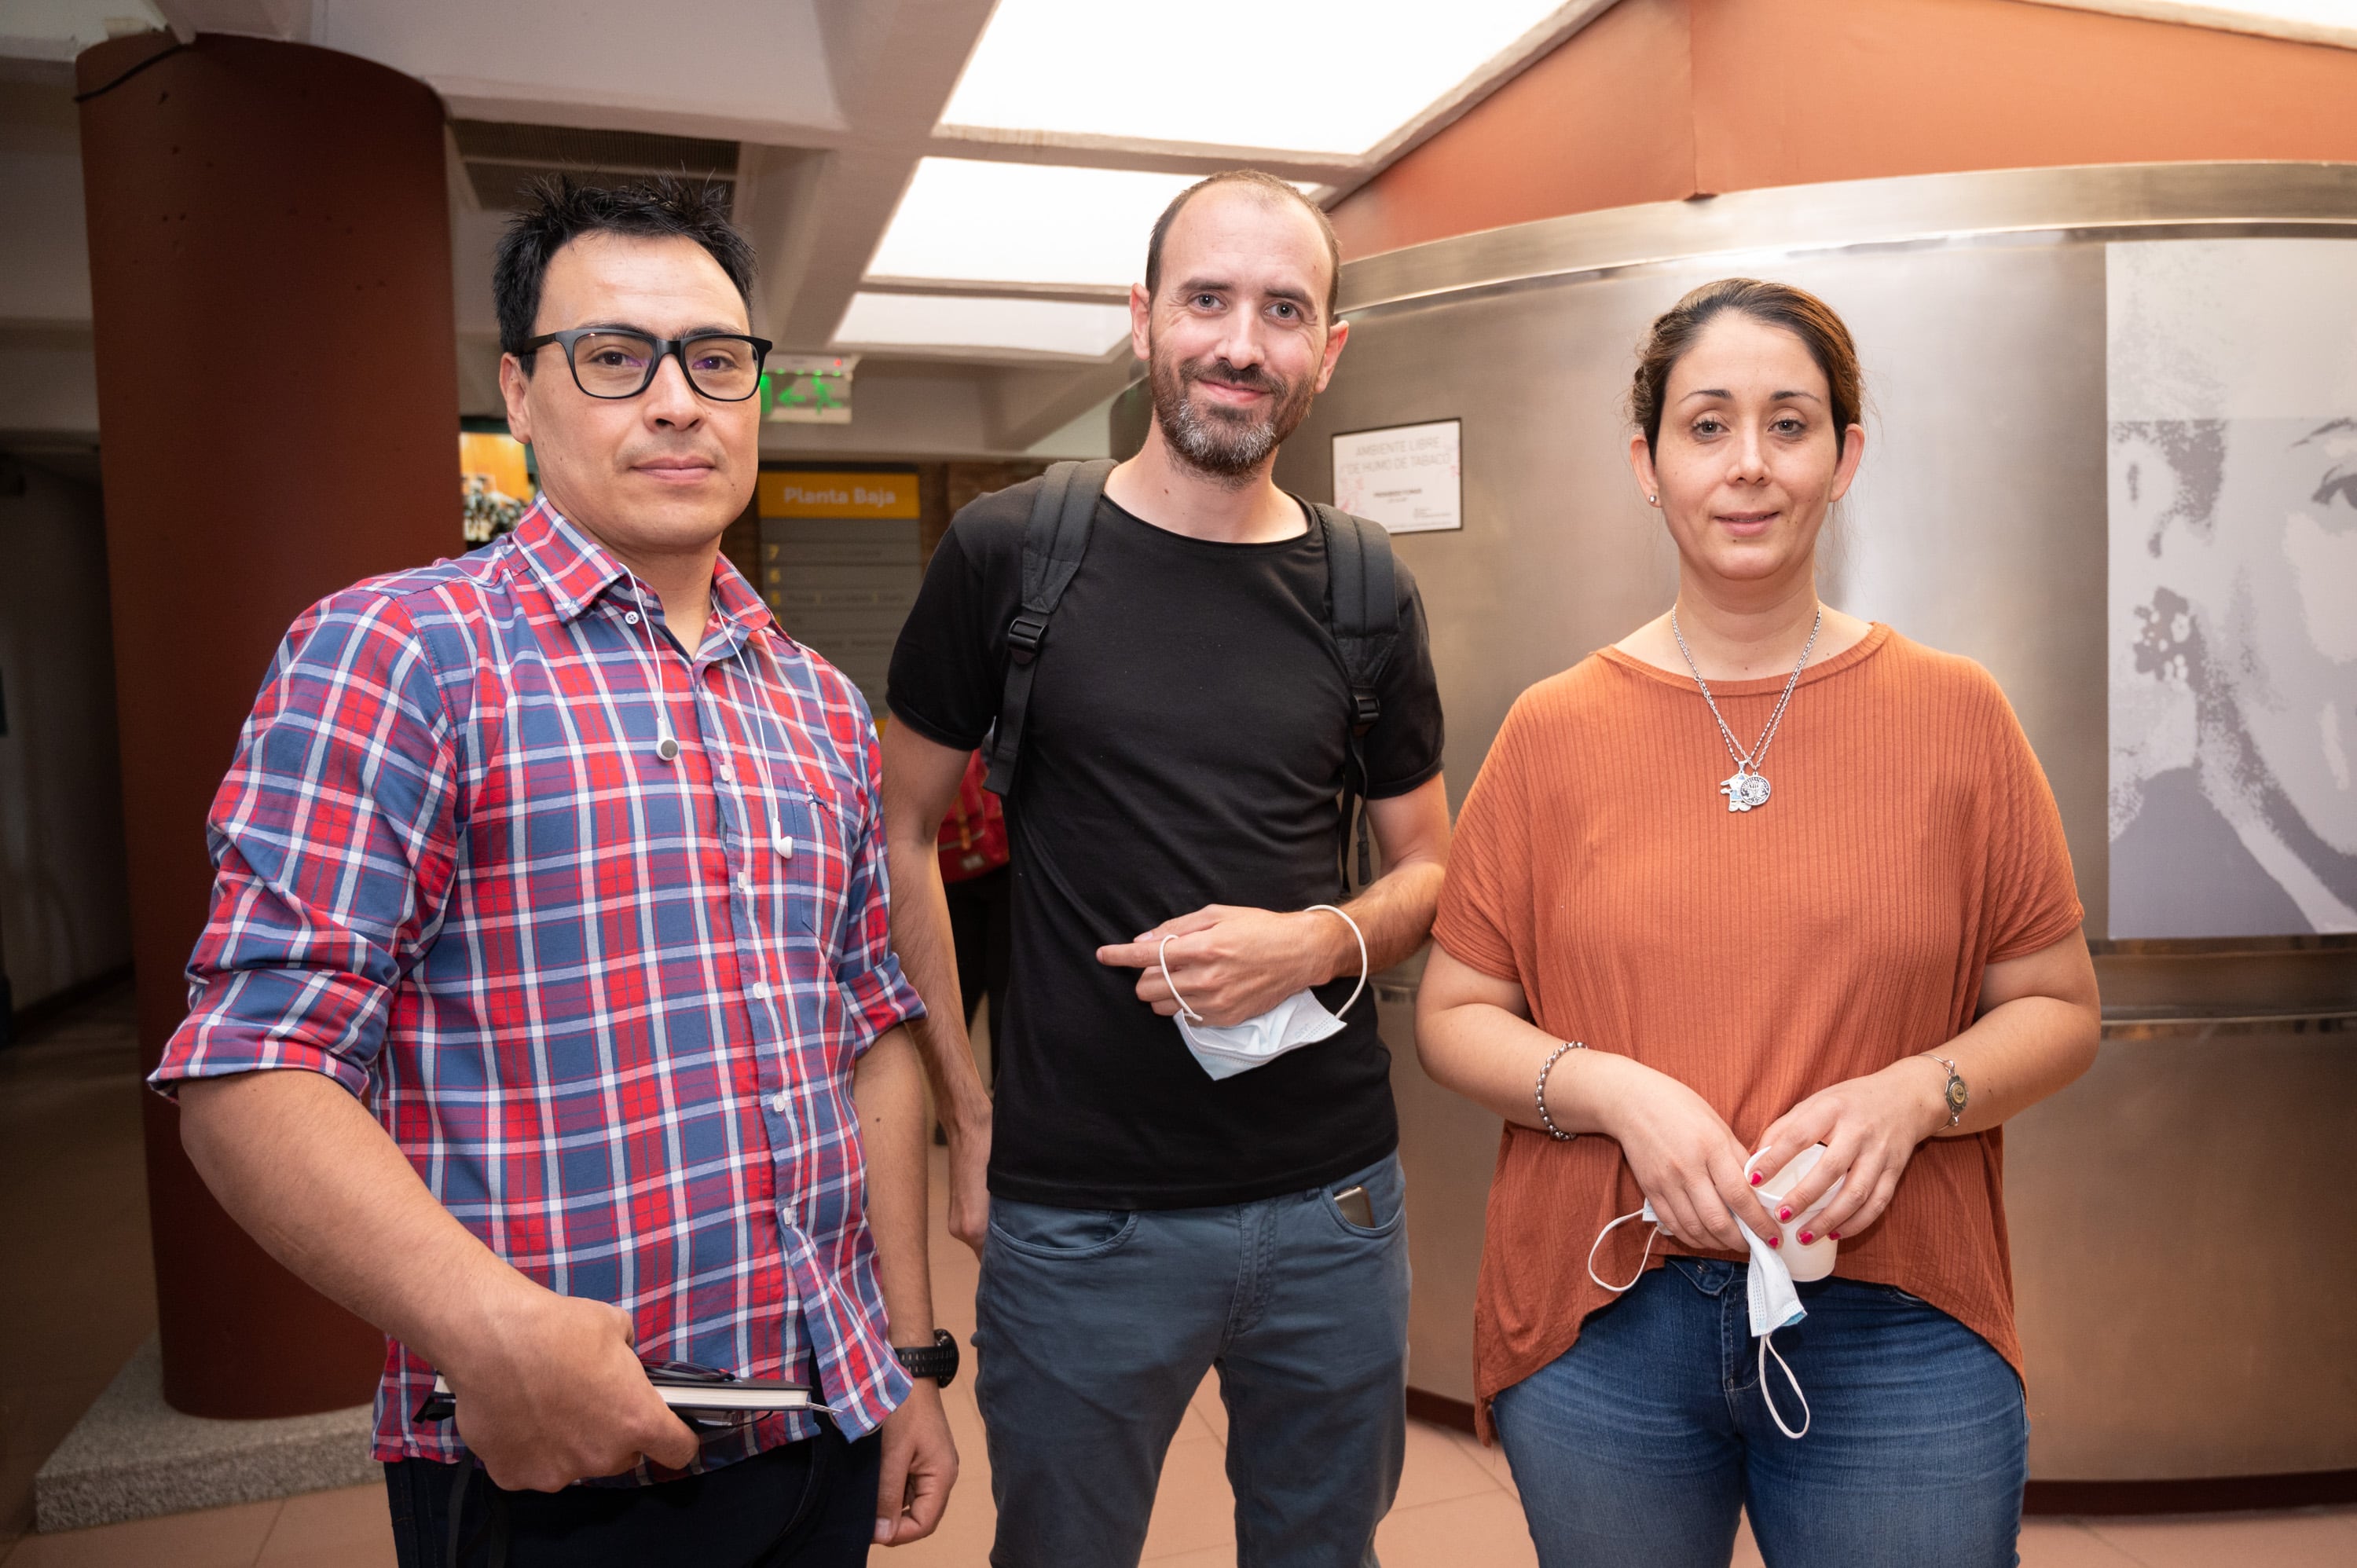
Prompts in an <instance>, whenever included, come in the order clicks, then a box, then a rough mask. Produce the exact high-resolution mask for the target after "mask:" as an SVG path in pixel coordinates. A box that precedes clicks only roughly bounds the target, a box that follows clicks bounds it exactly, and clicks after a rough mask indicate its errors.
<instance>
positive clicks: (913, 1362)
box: [892, 1328, 958, 1388]
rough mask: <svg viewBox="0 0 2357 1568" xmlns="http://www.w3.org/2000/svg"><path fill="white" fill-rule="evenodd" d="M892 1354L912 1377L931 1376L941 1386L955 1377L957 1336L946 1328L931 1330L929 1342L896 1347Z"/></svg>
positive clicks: (903, 1369)
mask: <svg viewBox="0 0 2357 1568" xmlns="http://www.w3.org/2000/svg"><path fill="white" fill-rule="evenodd" d="M892 1356H893V1359H895V1360H897V1361H899V1363H900V1369H901V1370H902V1371H905V1372H907V1373H908V1374H909V1376H910V1377H912V1378H931V1379H932V1380H933V1381H935V1382H936V1383H939V1384H940V1385H941V1386H942V1387H943V1388H948V1387H949V1386H950V1384H951V1383H952V1381H954V1380H955V1379H956V1378H957V1373H958V1342H957V1336H956V1335H954V1334H952V1333H951V1332H950V1331H949V1330H948V1329H946V1328H936V1329H934V1330H933V1342H932V1343H931V1344H930V1345H915V1346H899V1347H896V1348H894V1349H893V1351H892Z"/></svg>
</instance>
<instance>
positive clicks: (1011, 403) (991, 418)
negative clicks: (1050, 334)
mask: <svg viewBox="0 0 2357 1568" xmlns="http://www.w3.org/2000/svg"><path fill="white" fill-rule="evenodd" d="M1144 373H1145V367H1144V366H1142V365H1140V364H1139V363H1138V362H1137V361H1136V360H1135V359H1134V358H1132V357H1131V355H1130V351H1129V345H1128V344H1126V343H1124V344H1123V345H1121V347H1120V348H1119V349H1116V350H1115V351H1114V352H1113V353H1110V354H1107V355H1105V356H1104V357H1103V359H1101V360H1097V362H1096V363H1094V364H1092V365H1089V366H1085V367H1083V368H1081V369H1077V370H1054V371H1050V370H1028V369H1009V370H1005V371H1000V372H999V373H998V374H997V375H996V376H993V377H992V378H991V379H990V381H989V382H988V383H987V384H986V385H985V388H984V391H983V411H984V414H985V420H986V429H987V431H988V434H989V437H990V443H991V445H992V446H996V447H999V448H1001V449H1003V450H1006V451H1010V452H1020V451H1022V450H1024V449H1025V448H1027V447H1029V446H1035V445H1037V444H1038V443H1039V442H1040V441H1042V440H1044V439H1046V438H1047V437H1048V436H1049V435H1054V434H1055V433H1056V432H1057V431H1059V430H1061V429H1062V428H1063V427H1064V426H1065V425H1067V424H1071V422H1072V421H1073V420H1075V419H1078V418H1079V417H1080V416H1081V415H1082V414H1083V413H1087V412H1088V411H1089V410H1090V409H1092V408H1094V407H1095V406H1096V405H1097V404H1098V403H1103V402H1104V400H1105V399H1107V398H1109V397H1111V396H1113V395H1114V393H1115V392H1119V391H1121V390H1122V388H1124V387H1125V386H1127V385H1129V383H1130V382H1131V381H1135V380H1136V379H1137V378H1138V377H1139V376H1140V375H1142V374H1144Z"/></svg>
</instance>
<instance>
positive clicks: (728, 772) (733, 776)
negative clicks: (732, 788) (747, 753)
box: [720, 762, 737, 784]
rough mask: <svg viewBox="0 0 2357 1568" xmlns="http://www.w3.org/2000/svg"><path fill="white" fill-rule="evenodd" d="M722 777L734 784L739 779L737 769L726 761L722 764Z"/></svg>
mask: <svg viewBox="0 0 2357 1568" xmlns="http://www.w3.org/2000/svg"><path fill="white" fill-rule="evenodd" d="M720 777H721V778H722V779H726V781H727V782H729V783H731V784H734V783H735V782H736V781H737V770H736V769H735V768H731V767H729V766H728V765H727V764H726V763H725V762H724V763H722V764H721V765H720Z"/></svg>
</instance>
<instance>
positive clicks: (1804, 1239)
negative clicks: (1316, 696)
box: [1801, 1230, 1816, 1247]
mask: <svg viewBox="0 0 2357 1568" xmlns="http://www.w3.org/2000/svg"><path fill="white" fill-rule="evenodd" d="M1814 1240H1816V1238H1815V1237H1814V1236H1813V1235H1811V1234H1810V1233H1809V1232H1807V1231H1806V1230H1803V1231H1802V1232H1801V1245H1802V1246H1803V1247H1805V1246H1807V1245H1809V1244H1810V1243H1811V1242H1813V1241H1814Z"/></svg>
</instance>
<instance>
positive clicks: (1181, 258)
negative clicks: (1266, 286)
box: [1162, 185, 1332, 299]
mask: <svg viewBox="0 0 2357 1568" xmlns="http://www.w3.org/2000/svg"><path fill="white" fill-rule="evenodd" d="M1331 264H1332V258H1331V257H1330V256H1329V255H1328V253H1327V250H1326V237H1325V235H1324V234H1322V233H1321V232H1319V231H1318V221H1317V220H1316V219H1314V218H1312V217H1311V216H1310V215H1309V214H1308V212H1307V211H1305V210H1304V209H1303V208H1302V206H1301V204H1300V203H1299V202H1297V201H1293V200H1289V199H1286V197H1284V196H1282V195H1280V194H1278V193H1277V192H1275V191H1273V190H1260V189H1256V188H1254V187H1251V186H1247V185H1216V186H1213V187H1212V188H1211V189H1209V190H1207V191H1204V192H1203V193H1202V194H1201V195H1200V196H1198V197H1196V198H1195V199H1193V200H1191V201H1189V202H1188V203H1187V205H1186V206H1184V207H1182V208H1180V209H1179V216H1178V217H1177V218H1176V219H1174V220H1172V221H1171V224H1170V231H1169V233H1168V234H1167V235H1165V236H1164V238H1163V242H1162V274H1163V276H1165V277H1168V278H1171V279H1174V280H1177V281H1185V280H1187V279H1189V278H1191V277H1194V276H1196V275H1198V274H1202V273H1204V272H1206V271H1207V270H1208V271H1217V272H1220V273H1222V274H1225V273H1228V272H1231V271H1233V270H1236V269H1243V270H1244V271H1245V273H1246V275H1245V276H1243V277H1238V278H1232V279H1229V280H1228V281H1231V282H1245V281H1251V282H1265V281H1268V280H1269V278H1270V276H1271V274H1294V275H1295V277H1296V278H1297V281H1298V282H1299V283H1301V284H1304V285H1309V286H1310V287H1311V288H1312V290H1313V291H1314V292H1315V293H1316V294H1317V295H1318V297H1319V298H1321V299H1322V298H1324V297H1325V291H1326V285H1327V283H1328V282H1329V279H1328V277H1327V275H1326V273H1327V269H1328V268H1329V266H1330V265H1331Z"/></svg>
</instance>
